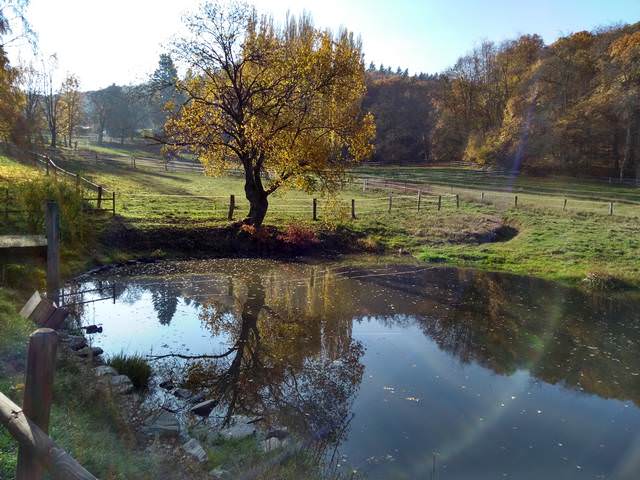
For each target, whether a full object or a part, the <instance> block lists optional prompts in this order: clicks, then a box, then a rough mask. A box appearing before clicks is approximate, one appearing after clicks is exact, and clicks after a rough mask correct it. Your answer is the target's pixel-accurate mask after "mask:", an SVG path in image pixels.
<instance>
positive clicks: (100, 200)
mask: <svg viewBox="0 0 640 480" xmlns="http://www.w3.org/2000/svg"><path fill="white" fill-rule="evenodd" d="M100 208H102V185H100V186H98V210H100Z"/></svg>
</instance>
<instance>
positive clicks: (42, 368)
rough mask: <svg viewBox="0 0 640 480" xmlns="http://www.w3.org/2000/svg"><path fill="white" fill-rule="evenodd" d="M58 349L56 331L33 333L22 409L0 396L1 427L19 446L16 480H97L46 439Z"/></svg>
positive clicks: (46, 330)
mask: <svg viewBox="0 0 640 480" xmlns="http://www.w3.org/2000/svg"><path fill="white" fill-rule="evenodd" d="M57 348H58V334H57V333H56V332H55V330H52V329H50V328H40V329H38V330H36V331H35V332H33V333H32V334H31V336H30V337H29V349H28V353H27V371H26V375H25V386H24V397H23V401H22V408H20V407H19V406H18V405H16V404H15V403H14V402H12V401H11V400H10V399H9V398H8V397H6V396H5V395H4V394H2V393H1V392H0V423H1V424H2V425H4V427H5V428H6V429H7V430H8V431H9V433H10V434H11V436H12V437H13V438H14V439H15V440H16V441H17V442H18V444H19V451H18V467H17V470H16V480H40V479H42V478H43V477H44V470H45V469H46V470H48V471H49V473H50V474H51V476H52V477H53V478H55V479H72V480H95V478H96V477H94V476H93V475H92V474H91V473H89V472H88V471H87V470H86V469H85V468H84V467H83V466H82V465H80V464H79V463H78V462H77V461H76V460H75V459H74V458H73V457H72V456H71V455H69V454H68V453H67V452H66V451H65V450H64V449H62V448H61V447H59V446H58V445H57V444H56V443H55V442H54V441H53V440H52V439H51V438H50V437H49V436H48V431H49V414H50V411H51V402H52V398H53V378H54V370H55V363H56V352H57Z"/></svg>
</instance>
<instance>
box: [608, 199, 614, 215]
mask: <svg viewBox="0 0 640 480" xmlns="http://www.w3.org/2000/svg"><path fill="white" fill-rule="evenodd" d="M609 215H613V202H609Z"/></svg>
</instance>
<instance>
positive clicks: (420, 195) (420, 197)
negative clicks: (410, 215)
mask: <svg viewBox="0 0 640 480" xmlns="http://www.w3.org/2000/svg"><path fill="white" fill-rule="evenodd" d="M421 201H422V190H418V211H420V202H421Z"/></svg>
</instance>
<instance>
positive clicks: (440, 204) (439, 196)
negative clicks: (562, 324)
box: [438, 195, 442, 211]
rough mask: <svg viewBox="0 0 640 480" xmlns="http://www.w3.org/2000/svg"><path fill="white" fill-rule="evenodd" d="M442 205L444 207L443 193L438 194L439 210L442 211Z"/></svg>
mask: <svg viewBox="0 0 640 480" xmlns="http://www.w3.org/2000/svg"><path fill="white" fill-rule="evenodd" d="M441 207H442V195H438V211H440V208H441Z"/></svg>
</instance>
